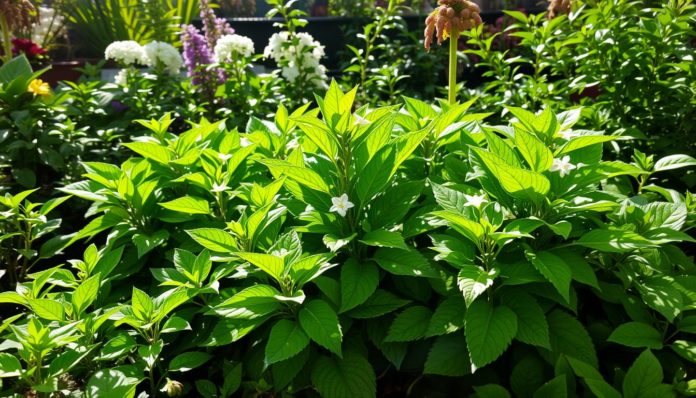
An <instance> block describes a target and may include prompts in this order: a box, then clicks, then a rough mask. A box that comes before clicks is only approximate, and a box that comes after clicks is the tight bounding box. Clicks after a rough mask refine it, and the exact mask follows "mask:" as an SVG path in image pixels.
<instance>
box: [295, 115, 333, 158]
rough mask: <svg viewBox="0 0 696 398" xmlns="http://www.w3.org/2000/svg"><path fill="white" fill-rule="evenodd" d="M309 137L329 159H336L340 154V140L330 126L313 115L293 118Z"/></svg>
mask: <svg viewBox="0 0 696 398" xmlns="http://www.w3.org/2000/svg"><path fill="white" fill-rule="evenodd" d="M293 121H294V122H296V123H297V125H298V126H299V127H300V129H302V132H304V133H305V135H306V136H307V138H309V139H310V140H311V141H312V142H313V143H314V145H316V146H317V148H319V149H320V150H321V151H322V152H324V154H326V156H328V157H329V159H331V160H334V159H336V156H337V154H338V145H339V144H338V141H337V140H336V137H335V136H334V133H333V132H332V131H331V130H329V128H328V126H327V125H326V124H324V123H323V122H322V121H320V120H319V119H317V118H316V117H313V116H304V117H300V118H295V119H293Z"/></svg>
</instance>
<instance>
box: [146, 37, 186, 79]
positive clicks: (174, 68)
mask: <svg viewBox="0 0 696 398" xmlns="http://www.w3.org/2000/svg"><path fill="white" fill-rule="evenodd" d="M144 49H145V54H146V56H147V58H146V65H147V66H149V67H151V68H152V67H155V66H158V65H161V66H163V67H164V69H165V70H166V71H167V72H169V73H170V74H172V75H176V74H178V73H179V70H180V69H181V66H182V65H183V64H184V59H183V58H182V57H181V54H179V51H178V50H177V49H176V48H174V46H172V45H171V44H169V43H163V42H161V41H152V42H150V43H147V44H146V45H145V47H144Z"/></svg>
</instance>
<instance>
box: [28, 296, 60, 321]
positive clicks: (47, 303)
mask: <svg viewBox="0 0 696 398" xmlns="http://www.w3.org/2000/svg"><path fill="white" fill-rule="evenodd" d="M29 305H30V306H31V309H32V311H34V314H36V316H38V317H39V318H43V319H46V320H49V321H63V320H65V310H64V308H63V304H61V303H60V302H59V301H56V300H51V299H29Z"/></svg>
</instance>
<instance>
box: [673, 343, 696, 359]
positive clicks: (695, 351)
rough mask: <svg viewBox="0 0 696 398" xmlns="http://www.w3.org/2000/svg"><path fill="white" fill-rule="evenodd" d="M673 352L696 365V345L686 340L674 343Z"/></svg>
mask: <svg viewBox="0 0 696 398" xmlns="http://www.w3.org/2000/svg"><path fill="white" fill-rule="evenodd" d="M671 348H672V350H674V352H676V353H677V354H679V355H680V356H681V357H683V358H684V359H687V360H688V361H690V362H691V363H696V343H694V342H691V341H686V340H677V341H675V342H674V343H672V346H671Z"/></svg>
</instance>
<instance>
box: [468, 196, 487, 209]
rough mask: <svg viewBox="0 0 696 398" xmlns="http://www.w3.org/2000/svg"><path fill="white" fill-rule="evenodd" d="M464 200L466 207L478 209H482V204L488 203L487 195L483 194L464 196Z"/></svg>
mask: <svg viewBox="0 0 696 398" xmlns="http://www.w3.org/2000/svg"><path fill="white" fill-rule="evenodd" d="M464 199H466V203H465V204H464V206H473V207H476V208H480V207H481V205H482V204H484V203H485V202H487V201H488V200H486V195H484V194H481V195H466V194H464Z"/></svg>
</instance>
